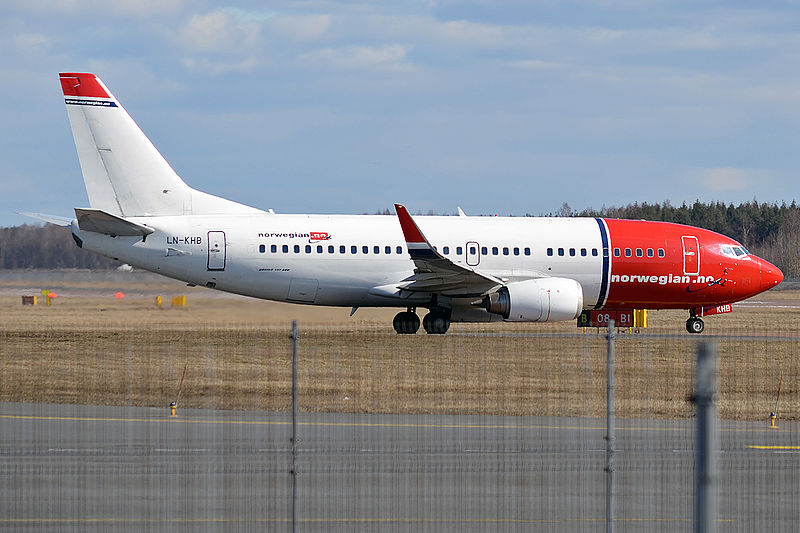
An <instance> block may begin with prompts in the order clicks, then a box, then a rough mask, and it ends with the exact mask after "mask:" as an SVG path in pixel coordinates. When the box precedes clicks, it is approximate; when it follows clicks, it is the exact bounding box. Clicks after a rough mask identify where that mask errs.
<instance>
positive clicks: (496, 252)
mask: <svg viewBox="0 0 800 533" xmlns="http://www.w3.org/2000/svg"><path fill="white" fill-rule="evenodd" d="M498 253H500V250H498V248H497V246H492V255H497V254H498Z"/></svg>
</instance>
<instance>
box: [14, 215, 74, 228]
mask: <svg viewBox="0 0 800 533" xmlns="http://www.w3.org/2000/svg"><path fill="white" fill-rule="evenodd" d="M18 214H20V215H22V216H24V217H28V218H34V219H36V220H41V221H42V222H47V223H48V224H55V225H56V226H69V225H70V224H71V223H72V219H71V218H66V217H59V216H56V215H45V214H42V213H18Z"/></svg>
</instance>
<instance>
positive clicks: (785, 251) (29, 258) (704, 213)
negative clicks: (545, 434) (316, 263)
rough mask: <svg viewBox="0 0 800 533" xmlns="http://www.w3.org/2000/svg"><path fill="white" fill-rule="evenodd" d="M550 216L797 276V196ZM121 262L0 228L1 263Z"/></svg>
mask: <svg viewBox="0 0 800 533" xmlns="http://www.w3.org/2000/svg"><path fill="white" fill-rule="evenodd" d="M381 213H382V214H387V215H389V214H393V211H391V210H388V209H387V210H384V211H382V212H381ZM429 214H432V213H429ZM550 216H587V217H605V218H628V219H637V220H638V219H641V220H660V221H664V222H677V223H680V224H688V225H691V226H698V227H701V228H706V229H709V230H712V231H716V232H718V233H722V234H724V235H727V236H729V237H732V238H734V239H736V240H737V241H739V242H740V243H742V244H743V245H744V246H745V248H747V249H748V250H750V251H751V252H753V253H755V254H756V255H759V256H761V257H763V258H765V259H767V260H768V261H771V262H773V263H775V264H776V265H777V266H778V267H779V268H780V269H781V270H783V273H784V275H785V276H786V277H790V278H796V277H800V245H799V244H798V238H799V237H800V207H798V206H797V204H796V203H795V202H792V203H791V204H788V205H787V204H785V203H782V204H777V203H763V202H762V203H759V202H757V201H755V200H753V201H750V202H745V203H741V204H739V205H733V204H725V203H722V202H711V203H702V202H699V201H697V202H694V203H693V204H691V205H687V204H686V203H683V204H681V205H680V206H673V205H672V204H670V203H669V202H668V201H667V202H663V203H661V204H649V203H647V202H642V203H638V202H637V203H633V204H628V205H626V206H622V207H606V206H603V207H602V208H601V209H599V210H595V209H584V210H583V211H575V210H573V209H572V208H570V206H569V204H567V203H564V204H563V205H562V206H561V208H560V209H559V210H558V211H556V212H555V213H550ZM119 265H120V263H119V262H118V261H113V260H111V259H107V258H105V257H102V256H99V255H97V254H93V253H91V252H86V251H84V250H82V249H80V248H78V247H77V246H75V243H74V242H73V240H72V237H71V234H70V230H69V228H64V227H60V226H54V225H52V224H46V225H44V226H37V225H27V224H26V225H22V226H14V227H8V228H0V268H2V269H55V268H82V269H91V270H111V269H114V268H117V267H118V266H119Z"/></svg>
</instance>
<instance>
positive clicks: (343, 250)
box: [339, 245, 347, 254]
mask: <svg viewBox="0 0 800 533" xmlns="http://www.w3.org/2000/svg"><path fill="white" fill-rule="evenodd" d="M346 250H347V248H345V247H344V245H342V246H339V253H340V254H343V253H345V251H346Z"/></svg>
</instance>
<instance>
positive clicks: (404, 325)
mask: <svg viewBox="0 0 800 533" xmlns="http://www.w3.org/2000/svg"><path fill="white" fill-rule="evenodd" d="M392 327H394V330H395V331H396V332H397V333H398V335H413V334H415V333H416V332H417V330H418V329H419V317H418V316H417V315H416V313H412V312H410V311H403V312H401V313H397V314H396V315H395V316H394V320H392Z"/></svg>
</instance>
